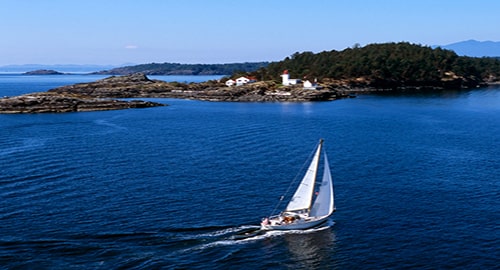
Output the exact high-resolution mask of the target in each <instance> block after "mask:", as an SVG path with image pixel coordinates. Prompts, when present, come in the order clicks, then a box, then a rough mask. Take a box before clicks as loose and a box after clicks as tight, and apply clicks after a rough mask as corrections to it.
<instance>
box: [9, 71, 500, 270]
mask: <svg viewBox="0 0 500 270" xmlns="http://www.w3.org/2000/svg"><path fill="white" fill-rule="evenodd" d="M99 78H100V77H99ZM95 79H97V78H96V77H86V76H84V75H71V76H69V77H66V76H62V77H61V76H35V77H30V78H25V77H21V76H17V77H16V76H11V75H9V76H7V75H0V96H5V95H14V94H21V93H27V92H35V91H46V90H48V89H49V88H52V87H56V86H60V85H64V84H70V83H76V82H82V81H92V80H95ZM163 79H165V80H169V79H170V78H163ZM196 79H197V78H186V80H187V81H189V80H196ZM204 79H205V78H204ZM175 80H178V79H175ZM153 100H154V101H158V102H162V103H166V104H169V105H170V106H166V107H161V108H160V107H158V108H148V109H134V110H122V111H107V112H87V113H66V114H33V115H1V114H0V268H5V269H11V268H23V269H68V268H76V269H89V268H90V269H110V268H111V269H116V268H127V269H128V268H133V269H150V268H165V269H401V268H404V269H407V268H413V269H436V268H458V269H494V268H496V267H497V264H498V261H499V259H500V249H499V248H498V247H499V246H500V230H499V226H500V211H499V210H498V209H499V201H500V181H499V175H500V166H499V163H500V162H499V160H500V158H499V157H500V140H499V138H500V88H499V87H491V88H484V89H477V90H474V91H446V92H440V93H434V94H415V95H406V96H401V95H363V96H359V97H357V98H354V99H344V100H337V101H333V102H316V103H307V102H306V103H225V102H221V103H214V102H202V101H192V100H177V99H153ZM319 138H324V139H325V148H326V151H327V152H328V156H329V159H330V163H331V164H330V165H331V167H332V174H333V177H334V181H335V196H336V206H337V212H335V213H334V215H333V217H332V220H331V222H330V223H328V224H327V225H326V226H324V227H321V228H318V229H313V230H308V231H303V232H285V233H284V232H281V233H276V232H273V233H266V234H264V235H259V236H256V237H252V238H249V239H246V240H240V241H236V240H233V239H232V236H233V235H234V234H235V233H236V232H238V231H239V230H241V229H245V228H249V227H251V226H253V225H257V224H258V223H259V221H260V218H261V217H263V216H265V215H268V214H269V213H270V211H271V210H272V209H273V207H274V206H275V204H276V202H277V201H278V199H279V197H280V196H281V195H282V193H283V192H284V191H285V190H286V189H287V187H288V185H289V182H290V181H291V180H292V179H293V178H294V177H295V176H296V173H297V171H298V170H299V169H300V168H301V166H302V165H303V162H304V161H305V159H306V158H307V157H308V155H309V154H310V152H311V150H312V149H313V147H314V146H315V144H316V143H317V141H318V139H319Z"/></svg>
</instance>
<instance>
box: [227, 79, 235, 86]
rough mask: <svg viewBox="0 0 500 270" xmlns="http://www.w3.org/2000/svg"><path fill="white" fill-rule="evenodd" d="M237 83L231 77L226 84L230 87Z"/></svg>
mask: <svg viewBox="0 0 500 270" xmlns="http://www.w3.org/2000/svg"><path fill="white" fill-rule="evenodd" d="M235 83H236V82H235V81H234V80H232V79H229V80H227V81H226V85H227V86H229V87H231V86H233V85H234V84H235Z"/></svg>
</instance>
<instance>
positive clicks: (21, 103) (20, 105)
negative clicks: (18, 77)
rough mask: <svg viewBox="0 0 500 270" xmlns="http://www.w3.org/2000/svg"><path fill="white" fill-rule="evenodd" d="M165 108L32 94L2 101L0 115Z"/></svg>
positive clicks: (114, 101)
mask: <svg viewBox="0 0 500 270" xmlns="http://www.w3.org/2000/svg"><path fill="white" fill-rule="evenodd" d="M157 106H165V105H164V104H161V103H156V102H149V101H141V100H132V101H123V100H116V99H104V98H92V97H88V96H81V95H77V94H76V95H75V94H58V93H50V92H41V93H32V94H26V95H21V96H16V97H5V98H2V99H0V113H5V114H14V113H62V112H89V111H107V110H122V109H131V108H148V107H157Z"/></svg>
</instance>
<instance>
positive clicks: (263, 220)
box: [260, 217, 269, 226]
mask: <svg viewBox="0 0 500 270" xmlns="http://www.w3.org/2000/svg"><path fill="white" fill-rule="evenodd" d="M260 224H262V225H264V226H267V225H269V218H267V217H266V218H263V219H262V222H261V223H260Z"/></svg>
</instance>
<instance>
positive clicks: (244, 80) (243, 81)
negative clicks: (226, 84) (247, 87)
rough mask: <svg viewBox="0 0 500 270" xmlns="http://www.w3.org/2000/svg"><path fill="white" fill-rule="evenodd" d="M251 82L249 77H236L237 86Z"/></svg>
mask: <svg viewBox="0 0 500 270" xmlns="http://www.w3.org/2000/svg"><path fill="white" fill-rule="evenodd" d="M248 82H250V79H249V78H247V77H239V78H238V79H236V86H240V85H244V84H247V83H248Z"/></svg>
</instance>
